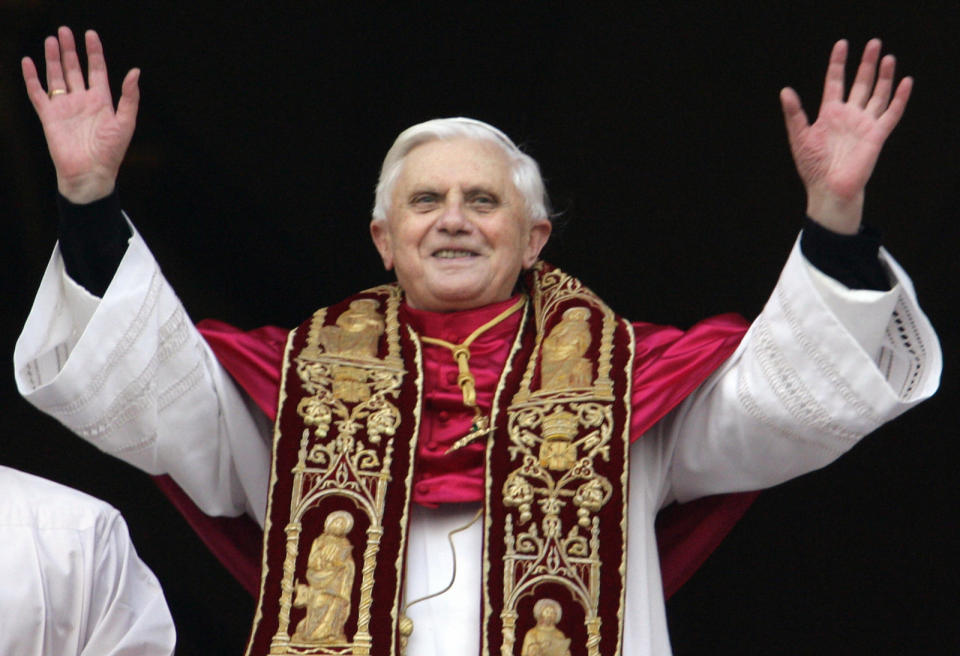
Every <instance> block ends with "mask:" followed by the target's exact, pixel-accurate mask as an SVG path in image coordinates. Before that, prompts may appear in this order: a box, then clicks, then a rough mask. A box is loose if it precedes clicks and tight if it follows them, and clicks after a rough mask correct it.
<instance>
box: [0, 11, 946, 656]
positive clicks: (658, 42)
mask: <svg viewBox="0 0 960 656" xmlns="http://www.w3.org/2000/svg"><path fill="white" fill-rule="evenodd" d="M766 4H767V5H768V6H767V7H765V8H762V7H760V6H759V5H760V3H735V2H704V3H695V2H674V3H657V4H651V5H645V4H643V3H635V4H631V5H626V4H624V5H613V4H595V3H580V4H575V3H571V4H566V3H524V4H520V3H517V4H516V5H514V4H509V5H507V4H503V5H500V4H480V3H476V4H459V3H441V4H436V5H431V4H425V3H401V2H396V3H382V4H381V3H349V2H297V3H292V2H271V3H250V2H231V3H221V2H216V3H214V2H209V1H200V2H192V3H190V4H189V5H187V4H186V3H133V2H129V1H123V2H121V1H116V2H79V1H73V2H70V3H57V2H42V1H33V2H30V1H26V0H22V1H19V2H11V1H9V0H8V1H7V2H4V3H3V4H2V5H0V55H2V57H0V95H2V103H0V111H2V114H0V117H2V118H0V139H2V146H3V149H2V152H3V157H2V161H0V167H2V169H0V174H2V177H0V180H2V182H0V208H2V212H3V235H4V238H3V243H2V246H0V255H2V258H3V267H4V268H3V278H2V280H3V288H2V293H3V299H4V301H3V302H4V308H5V311H4V313H3V323H2V333H0V339H2V343H0V349H2V350H3V351H4V352H5V353H7V354H12V352H13V346H14V342H15V340H16V336H17V334H18V332H19V328H20V326H21V325H22V322H23V320H24V319H25V318H26V315H27V312H28V311H29V307H30V302H31V299H32V295H33V292H34V291H35V289H36V286H37V284H38V282H39V280H40V275H41V273H42V271H43V267H44V266H45V263H46V260H47V258H48V257H49V253H50V248H51V246H52V245H53V242H54V239H55V232H56V211H55V207H54V196H53V191H54V188H55V181H54V177H53V172H52V167H51V166H50V163H49V157H48V156H47V154H46V150H45V146H44V143H43V139H42V134H41V130H40V126H39V122H38V121H37V120H36V118H35V116H33V113H32V108H31V107H30V105H29V102H28V101H27V99H26V96H25V94H24V93H23V90H22V81H21V80H20V77H19V75H20V74H19V58H20V57H21V56H22V55H24V54H28V55H31V56H33V57H35V58H38V57H41V56H42V47H41V44H42V39H43V37H44V36H46V35H47V34H51V33H53V31H54V30H55V29H56V27H57V26H58V25H59V24H68V25H70V26H72V27H73V28H74V29H75V30H83V29H84V28H88V27H95V28H97V29H98V30H99V32H100V34H101V37H102V38H103V41H104V44H105V48H106V52H107V60H108V64H109V65H110V69H111V80H112V82H113V85H114V89H115V92H118V91H119V90H118V88H117V87H118V86H119V82H120V80H121V79H122V75H123V73H124V72H125V71H126V70H127V69H128V68H130V67H132V66H139V67H141V68H142V70H143V75H142V81H141V89H142V96H143V98H142V104H141V112H140V117H139V125H138V129H137V134H136V136H135V138H134V142H133V145H132V147H131V149H130V152H129V154H128V157H127V162H126V164H125V166H124V168H123V170H122V173H121V180H120V183H121V188H122V198H123V204H124V207H125V208H126V209H127V210H128V211H129V212H130V214H131V216H132V217H133V219H134V221H135V222H136V224H137V226H138V228H139V230H140V231H141V232H142V234H143V235H144V237H145V238H146V240H147V242H148V243H149V244H150V245H151V247H152V249H153V251H154V253H155V255H156V256H157V259H158V260H159V261H160V263H161V265H162V266H163V267H164V271H165V273H166V275H167V277H168V278H169V280H170V281H171V283H172V284H173V286H174V288H175V289H177V290H178V292H179V294H180V296H181V298H182V299H183V301H184V303H185V305H186V307H187V308H188V310H189V311H190V312H191V314H192V316H193V317H194V318H195V319H199V318H203V317H208V316H209V317H217V318H220V319H224V320H227V321H230V322H232V323H234V324H237V325H239V326H241V327H244V328H252V327H255V326H258V325H262V324H266V323H274V324H280V325H286V326H292V325H294V324H296V323H298V322H299V321H300V320H301V319H302V318H303V317H305V316H306V315H307V314H308V313H310V312H311V311H312V310H313V309H315V308H316V307H318V306H320V305H325V304H328V303H331V302H334V301H337V300H339V299H340V298H341V297H343V296H344V295H346V294H348V293H350V292H352V291H355V290H357V289H360V288H363V287H366V286H369V285H371V284H376V283H378V282H381V281H384V280H386V279H387V276H386V274H385V273H384V272H383V271H382V267H381V265H380V262H379V260H378V258H377V257H376V254H375V251H374V249H373V248H372V247H370V245H369V242H368V237H367V220H368V216H369V208H370V205H371V204H372V190H373V185H374V183H375V178H376V173H377V171H378V168H379V164H380V159H381V158H382V156H383V154H384V153H385V152H386V150H387V148H388V147H389V145H390V143H391V142H392V140H393V138H394V136H395V135H396V134H397V133H398V132H399V131H400V130H401V129H402V128H404V127H406V126H408V125H410V124H412V123H416V122H419V121H422V120H425V119H428V118H433V117H437V116H451V115H465V116H473V117H476V118H480V119H482V120H486V121H489V122H491V123H493V124H495V125H497V126H498V127H500V128H502V129H504V130H505V131H506V132H507V133H508V134H510V135H511V136H512V137H514V139H515V140H517V141H518V142H520V143H522V144H523V145H524V146H525V147H526V149H527V150H528V151H529V152H530V153H531V154H532V155H533V156H534V157H535V158H537V159H538V161H539V162H540V164H541V166H542V169H543V173H544V176H545V178H546V180H547V183H548V186H549V188H550V190H551V192H552V195H553V199H554V203H555V205H556V206H557V209H559V210H561V211H563V213H564V218H563V224H564V225H563V227H562V228H561V229H560V230H558V231H556V232H555V235H554V237H553V239H552V241H551V244H550V245H549V247H548V251H547V253H546V255H547V257H548V259H550V260H552V261H553V262H555V263H557V264H558V265H560V266H562V267H563V268H565V269H566V270H568V271H570V272H571V273H573V274H575V275H577V276H579V277H580V278H581V279H583V280H584V281H585V282H587V284H589V285H590V286H591V287H592V288H593V289H594V290H596V291H597V292H598V293H600V295H601V296H602V297H604V298H605V299H606V300H607V301H608V302H609V303H610V304H611V305H612V306H613V307H614V308H615V309H616V310H618V311H619V312H621V313H622V314H624V315H626V316H628V317H631V318H634V319H643V320H646V321H655V322H661V323H673V324H677V325H681V326H687V325H690V324H691V323H693V322H695V321H696V320H698V319H699V318H702V317H704V316H706V315H710V314H715V313H719V312H726V311H737V312H740V313H743V314H744V315H746V316H753V315H755V314H756V313H757V312H758V311H759V310H760V308H761V307H762V305H763V303H764V301H765V298H766V295H767V294H768V293H769V291H770V289H771V288H772V286H773V283H774V281H775V280H776V277H777V274H778V271H779V269H780V267H781V266H782V263H783V261H784V260H785V257H786V255H787V252H788V250H789V249H790V247H791V245H792V242H793V240H794V238H795V236H796V231H797V228H798V225H799V221H800V217H801V213H802V210H803V207H804V197H803V191H802V188H801V185H800V183H799V180H798V179H797V178H796V174H795V172H794V170H793V165H792V162H791V160H790V155H789V151H788V148H787V145H786V139H785V136H784V130H783V125H782V119H781V116H780V110H779V104H778V95H777V94H778V91H779V89H780V88H781V86H783V85H785V84H790V85H792V86H794V87H795V88H796V89H797V90H798V92H799V93H800V95H801V98H802V99H803V100H804V102H805V106H806V108H807V109H808V112H809V113H810V114H811V116H812V115H814V114H815V113H816V106H817V104H818V103H819V93H820V85H821V83H822V75H823V71H824V68H825V65H826V60H827V55H828V53H829V51H830V47H831V45H832V43H833V42H834V41H835V40H836V39H837V38H840V37H848V38H849V39H850V40H851V45H852V54H853V56H855V57H859V54H860V51H861V49H862V47H863V45H864V43H865V42H866V40H867V39H868V38H869V37H872V36H881V37H883V38H884V39H885V51H893V52H895V53H896V54H897V55H898V61H899V70H900V71H903V72H906V73H909V74H912V75H914V76H915V78H916V87H915V92H914V96H913V98H912V99H911V101H910V105H909V107H908V110H907V113H906V116H905V117H904V119H903V121H902V122H901V125H900V126H899V127H898V128H897V130H896V131H895V133H894V135H893V136H892V138H891V139H890V141H889V142H888V144H887V146H886V148H885V151H884V153H883V155H882V156H881V160H880V163H879V165H878V167H877V169H876V171H875V173H874V176H873V179H872V181H871V184H870V186H869V187H868V194H867V210H866V211H867V220H868V221H869V222H870V223H872V224H874V225H877V226H878V227H880V228H881V229H882V230H883V232H884V235H885V238H884V242H885V244H886V245H887V246H888V247H889V248H890V249H891V251H892V252H893V253H894V254H895V255H896V256H897V257H898V259H899V261H900V262H901V263H902V264H903V265H904V266H905V267H906V269H907V270H908V271H909V272H910V273H911V275H912V276H913V280H914V282H915V284H916V287H917V289H918V292H919V295H920V299H921V302H922V303H923V306H924V308H925V310H926V312H927V313H928V315H929V316H930V318H931V320H932V321H933V323H934V325H935V326H937V328H938V331H939V334H940V336H941V339H942V342H943V346H944V351H945V354H946V363H945V371H946V375H945V378H944V380H943V386H942V389H941V391H940V393H939V395H938V396H937V397H935V398H934V399H933V400H932V401H930V402H929V403H927V404H925V405H923V406H921V407H919V408H918V409H916V410H914V411H912V412H911V413H909V414H908V415H906V416H904V417H903V418H900V419H898V420H896V421H894V422H892V423H891V424H889V425H887V426H885V427H884V428H883V429H881V430H880V431H878V432H877V433H876V434H875V435H873V436H871V437H869V438H868V439H866V440H865V441H864V443H863V444H862V445H860V446H858V447H857V448H856V449H854V451H853V452H852V453H850V454H849V455H847V456H844V457H843V458H841V459H840V461H839V462H838V463H836V464H835V465H833V466H831V467H830V468H828V469H826V470H824V471H821V472H816V473H813V474H810V475H808V476H805V477H803V478H801V479H799V480H796V481H793V482H790V483H788V484H786V485H783V486H780V487H779V488H776V489H774V490H771V491H769V492H767V493H765V494H764V495H762V496H761V498H760V500H759V501H758V502H757V503H756V504H755V506H754V507H753V508H752V509H751V510H750V511H749V512H748V514H747V515H746V517H745V518H744V519H743V521H742V522H741V523H740V524H739V525H738V527H737V528H736V529H735V530H734V532H733V534H732V535H731V536H730V538H729V539H728V540H727V541H726V542H725V543H724V544H723V545H722V546H721V548H720V549H719V550H718V551H717V553H716V554H715V555H714V556H712V557H711V559H710V560H709V561H708V562H707V564H706V565H705V567H704V568H703V569H702V570H701V571H700V572H699V573H698V574H697V575H696V576H695V577H694V578H693V579H692V580H691V582H690V583H689V584H688V585H687V586H686V587H685V588H684V589H683V590H681V592H679V593H678V594H677V595H676V596H675V597H674V599H673V600H672V601H671V602H670V603H669V606H668V612H669V620H670V629H671V635H672V639H673V643H674V650H675V653H676V654H678V655H683V654H734V653H736V654H771V653H773V654H823V653H838V652H840V651H842V652H843V653H846V654H946V653H958V652H960V622H958V619H960V617H958V608H960V592H958V590H960V586H958V575H957V569H958V568H957V567H956V557H957V555H958V553H960V549H958V531H957V512H956V503H955V500H956V497H957V494H956V488H957V483H956V481H957V476H956V464H955V463H956V459H957V455H958V448H957V446H956V439H957V432H958V431H957V412H956V407H955V406H956V404H957V396H956V392H957V385H956V379H955V378H954V377H953V376H952V373H953V371H954V370H955V367H956V364H957V362H956V355H955V353H956V346H957V340H958V334H957V324H956V318H957V314H956V311H955V305H956V291H955V286H956V284H957V281H958V280H960V276H958V274H960V271H958V266H957V245H958V239H957V237H958V230H957V228H956V208H957V205H958V202H957V201H958V197H957V192H956V185H957V182H956V179H957V172H958V166H957V158H958V155H957V153H958V152H960V148H958V147H960V143H958V141H960V133H958V125H957V118H956V116H957V111H958V102H957V101H958V95H957V93H956V92H955V87H956V84H957V67H958V64H960V47H958V46H957V44H956V39H957V34H958V33H960V8H958V5H957V3H956V1H955V0H953V1H951V2H929V3H923V4H917V5H908V4H907V3H881V4H875V3H864V2H831V3H823V4H820V5H815V4H814V5H806V4H803V3H766ZM8 362H9V360H8ZM2 386H3V387H2V390H3V396H2V399H3V413H2V415H0V416H2V420H3V429H2V430H3V432H2V435H3V438H2V440H0V462H2V463H4V464H6V465H9V466H13V467H18V468H20V469H23V470H26V471H30V472H34V473H37V474H40V475H43V476H47V477H49V478H53V479H55V480H58V481H61V482H64V483H67V484H69V485H72V486H75V487H77V488H80V489H83V490H86V491H88V492H91V493H92V494H95V495H97V496H100V497H102V498H105V499H107V500H108V501H110V502H111V503H113V504H114V505H116V506H117V507H118V508H120V509H121V510H122V511H123V513H124V515H125V517H126V519H127V521H128V523H129V525H130V529H131V532H132V535H133V537H134V540H135V542H136V544H137V548H138V550H139V552H140V553H141V555H142V557H143V558H144V559H145V560H146V561H147V562H148V563H149V564H150V566H151V567H152V568H153V569H154V571H155V572H156V573H157V575H158V576H159V577H160V579H161V581H162V583H163V585H164V588H165V590H166V593H167V597H168V600H169V603H170V606H171V609H172V611H173V613H174V616H175V619H176V622H177V626H178V630H179V635H180V643H179V644H180V646H179V648H178V653H179V654H208V655H209V654H236V653H239V652H240V651H241V650H242V645H243V643H244V641H245V639H246V633H247V628H248V622H249V619H250V616H251V614H252V608H253V602H252V600H251V599H250V598H249V597H248V596H247V595H246V593H245V592H244V591H243V590H242V589H241V588H240V586H239V585H238V584H236V583H234V582H233V581H232V580H231V579H230V578H229V576H228V575H227V574H226V573H225V571H224V570H223V569H222V568H221V567H220V565H219V564H218V563H217V562H216V561H215V560H214V559H213V558H212V557H211V556H209V555H208V554H207V553H206V552H205V550H204V548H203V547H202V545H201V544H200V543H199V541H198V540H197V539H196V538H195V537H194V536H193V535H192V534H191V532H190V530H189V528H188V527H187V526H186V524H185V523H184V522H183V521H182V520H181V519H180V518H179V516H178V515H177V514H176V513H175V512H174V511H173V510H172V509H171V508H170V507H169V506H168V505H167V503H166V501H165V500H164V499H163V498H162V496H161V495H160V494H159V492H157V491H156V490H155V489H154V488H153V485H152V483H151V482H150V480H149V479H148V478H147V477H146V476H144V475H142V474H140V473H138V472H136V471H134V470H133V469H132V468H130V467H128V466H126V465H123V464H121V463H119V462H117V461H114V460H112V459H110V458H109V457H107V456H104V455H102V454H101V453H99V452H97V451H96V450H95V449H94V448H92V447H90V446H88V445H86V444H85V443H83V442H82V441H80V440H78V439H76V438H74V437H71V436H70V435H69V434H68V433H67V432H66V431H65V430H64V429H63V428H61V427H60V426H59V425H57V424H56V423H55V422H54V421H52V420H50V419H48V418H45V417H43V416H41V415H40V413H38V412H37V411H35V410H34V409H33V408H31V407H30V406H28V405H27V404H26V403H25V402H24V401H22V400H21V399H20V398H19V397H18V396H17V394H16V390H15V387H14V384H13V379H12V375H11V374H10V373H9V370H8V374H7V375H6V376H4V377H2ZM628 621H630V619H629V618H628ZM637 621H639V620H637Z"/></svg>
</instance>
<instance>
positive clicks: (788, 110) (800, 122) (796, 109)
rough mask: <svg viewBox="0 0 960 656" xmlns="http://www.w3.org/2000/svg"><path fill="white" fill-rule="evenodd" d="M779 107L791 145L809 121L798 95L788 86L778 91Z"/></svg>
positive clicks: (808, 124) (807, 125)
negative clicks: (781, 110)
mask: <svg viewBox="0 0 960 656" xmlns="http://www.w3.org/2000/svg"><path fill="white" fill-rule="evenodd" d="M780 107H781V108H782V109H783V122H784V124H785V125H786V126H787V138H788V139H789V140H790V144H791V145H793V144H794V143H796V141H797V139H798V138H799V136H800V134H801V133H802V132H803V131H804V130H806V129H807V128H808V127H809V126H810V122H809V121H808V120H807V114H806V112H804V111H803V105H801V104H800V96H798V95H797V92H796V91H794V90H793V89H791V88H790V87H785V88H784V89H782V90H781V91H780Z"/></svg>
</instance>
